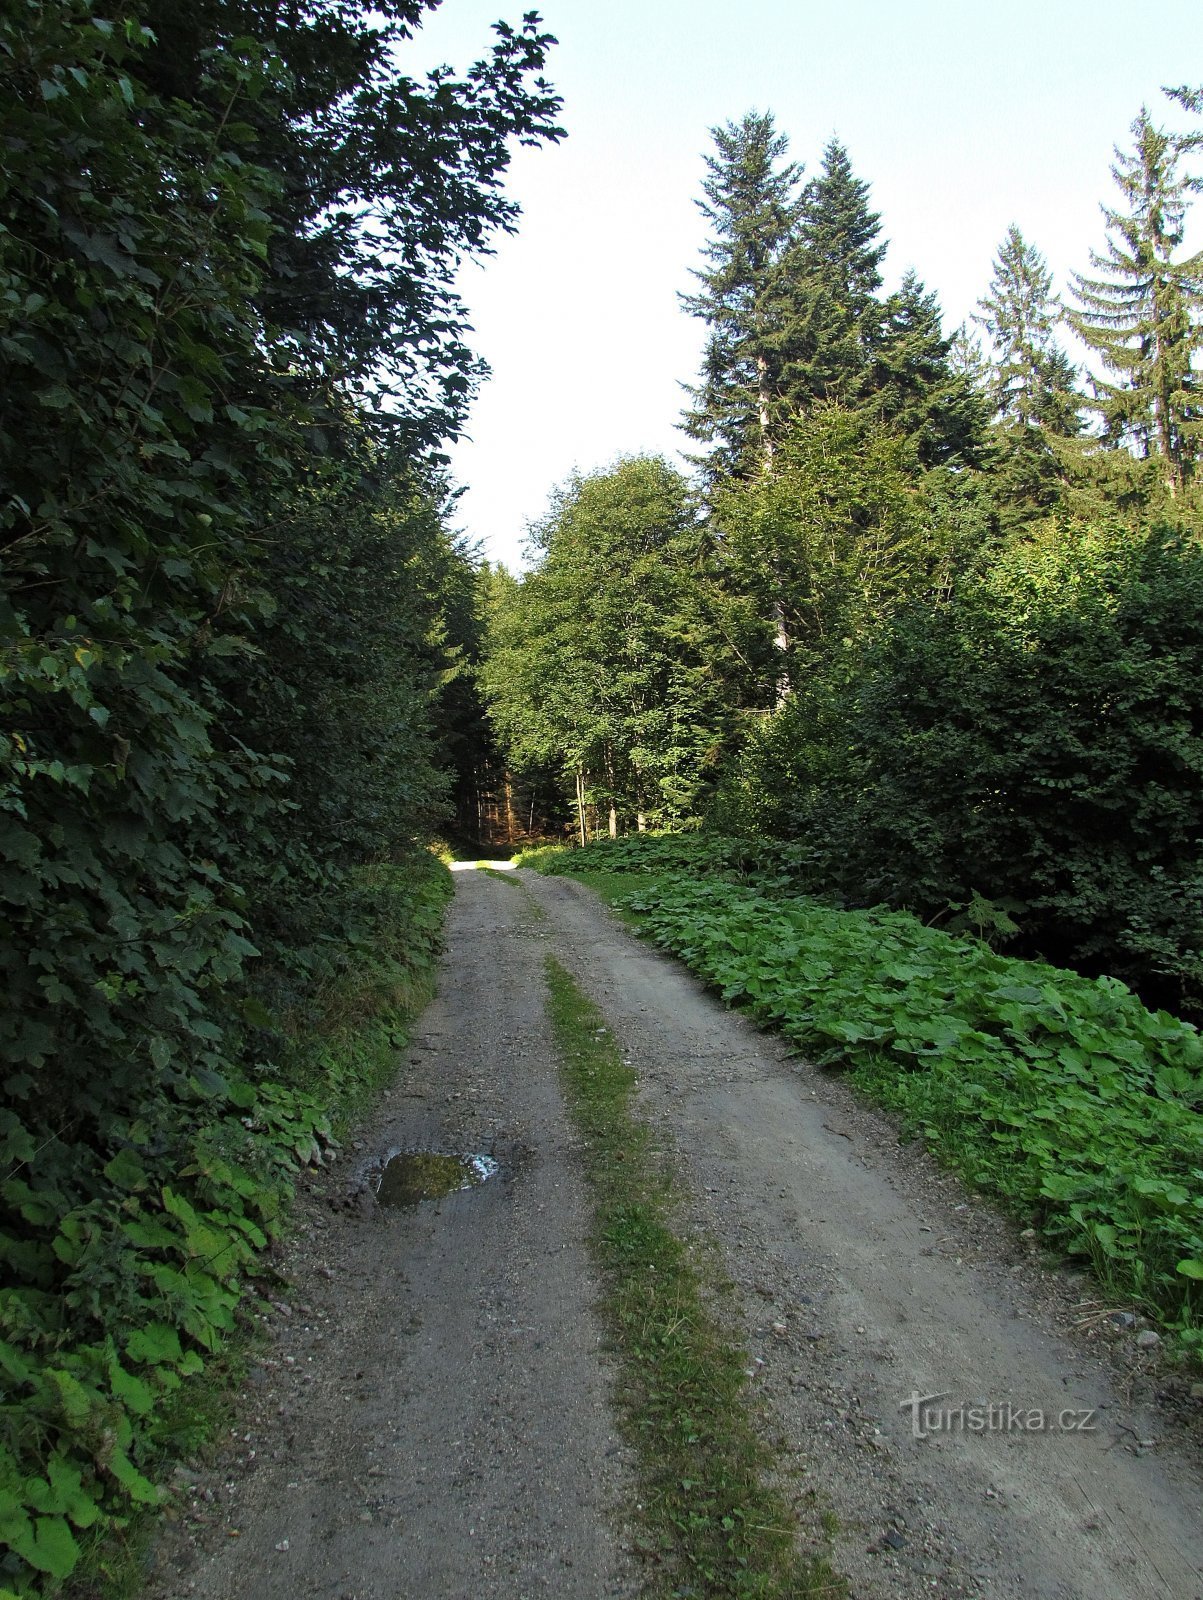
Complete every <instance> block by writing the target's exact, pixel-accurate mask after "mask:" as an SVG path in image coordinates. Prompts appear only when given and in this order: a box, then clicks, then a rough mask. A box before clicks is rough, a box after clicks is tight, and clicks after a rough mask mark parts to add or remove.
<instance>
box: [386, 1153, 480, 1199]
mask: <svg viewBox="0 0 1203 1600" xmlns="http://www.w3.org/2000/svg"><path fill="white" fill-rule="evenodd" d="M496 1172H497V1163H496V1161H494V1160H493V1158H492V1156H477V1155H467V1156H463V1155H460V1156H455V1155H450V1156H449V1155H442V1154H440V1153H439V1152H438V1151H435V1150H399V1151H398V1152H397V1153H396V1155H393V1156H390V1157H389V1158H388V1160H387V1161H386V1162H385V1164H384V1169H383V1171H382V1172H381V1174H380V1183H379V1185H378V1187H377V1189H376V1198H377V1200H379V1202H380V1204H381V1205H382V1206H416V1205H418V1204H419V1202H420V1201H422V1200H441V1199H442V1198H443V1196H444V1195H448V1194H455V1193H456V1192H457V1191H458V1190H460V1189H476V1188H478V1187H479V1186H480V1185H481V1184H482V1183H487V1182H488V1180H489V1179H490V1178H492V1177H494V1176H495V1175H496Z"/></svg>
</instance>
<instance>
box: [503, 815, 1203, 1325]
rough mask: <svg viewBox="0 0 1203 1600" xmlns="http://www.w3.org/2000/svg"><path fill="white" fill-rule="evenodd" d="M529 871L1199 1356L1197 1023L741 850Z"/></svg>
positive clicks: (609, 855) (574, 859) (1202, 1142)
mask: <svg viewBox="0 0 1203 1600" xmlns="http://www.w3.org/2000/svg"><path fill="white" fill-rule="evenodd" d="M752 854H753V855H754V854H755V846H754V845H753V846H752ZM523 862H524V864H527V865H533V866H536V867H537V868H538V869H539V870H541V871H544V872H569V873H572V874H574V875H577V874H579V875H581V876H583V877H584V880H585V881H586V882H588V883H590V884H592V885H593V886H594V887H596V888H598V889H599V890H601V892H602V893H603V894H604V895H605V897H606V898H607V899H608V900H610V901H611V903H613V904H614V905H615V906H616V907H617V908H618V909H619V910H620V911H621V912H623V913H624V914H625V915H627V916H628V917H630V918H631V919H633V921H634V922H635V925H636V926H637V927H638V928H639V930H640V931H641V932H643V933H645V934H646V935H647V936H648V937H649V938H651V939H653V940H654V941H655V942H656V943H657V944H659V945H661V946H662V947H663V948H665V949H667V950H669V951H670V952H671V953H672V954H674V955H676V956H678V957H679V958H680V959H681V960H682V961H684V962H685V963H686V964H687V965H688V966H689V967H690V968H691V969H692V970H693V971H694V972H696V973H697V974H698V975H699V976H700V977H702V978H703V979H704V980H705V981H706V982H707V983H708V984H709V985H710V986H711V987H712V988H714V989H715V990H716V991H717V992H718V993H719V995H720V996H721V997H722V999H723V1000H725V1001H726V1002H727V1003H728V1004H730V1005H734V1006H739V1007H741V1008H743V1009H745V1010H747V1011H748V1013H749V1014H750V1015H751V1016H752V1017H753V1018H754V1019H755V1020H756V1021H757V1022H758V1023H760V1024H761V1025H762V1026H765V1027H773V1028H777V1029H779V1030H780V1031H781V1032H782V1033H783V1034H784V1035H785V1036H786V1037H787V1038H788V1039H789V1040H790V1041H791V1042H792V1043H794V1044H795V1045H797V1047H798V1049H799V1051H800V1052H801V1053H805V1054H806V1055H807V1056H808V1057H809V1058H810V1059H812V1060H815V1061H817V1062H818V1063H819V1064H820V1065H823V1066H826V1067H830V1068H834V1069H839V1070H844V1071H847V1072H848V1073H849V1076H850V1078H851V1081H852V1082H853V1083H854V1084H855V1085H856V1087H857V1088H858V1089H860V1090H861V1091H862V1092H864V1093H865V1094H866V1095H868V1096H869V1097H870V1098H871V1099H873V1100H875V1101H876V1102H877V1103H879V1104H881V1105H884V1106H886V1107H887V1108H888V1109H889V1110H891V1111H894V1112H896V1113H898V1115H899V1116H900V1119H901V1122H902V1126H903V1128H904V1130H905V1131H907V1132H909V1133H912V1134H915V1135H918V1136H920V1137H922V1138H923V1139H925V1140H926V1141H927V1143H928V1144H929V1146H930V1147H931V1148H932V1149H933V1151H934V1152H935V1153H936V1155H937V1157H938V1158H939V1159H940V1160H942V1161H943V1162H944V1163H945V1164H947V1165H949V1166H951V1167H954V1168H955V1169H956V1170H957V1171H958V1172H959V1173H961V1175H962V1176H963V1177H964V1178H965V1179H966V1180H967V1181H968V1182H969V1183H970V1184H971V1185H972V1186H973V1187H974V1188H976V1189H978V1190H980V1191H981V1192H982V1193H984V1194H986V1195H988V1196H990V1197H991V1198H993V1199H995V1200H999V1201H1001V1202H1002V1203H1003V1204H1004V1205H1005V1206H1006V1208H1007V1209H1008V1210H1010V1211H1011V1213H1012V1214H1013V1215H1015V1216H1016V1217H1017V1218H1018V1219H1019V1220H1021V1221H1022V1222H1024V1223H1025V1224H1027V1225H1030V1226H1033V1227H1035V1228H1037V1229H1038V1230H1039V1232H1040V1234H1041V1236H1042V1237H1043V1238H1044V1239H1045V1240H1046V1241H1047V1243H1048V1244H1049V1245H1050V1246H1051V1247H1052V1248H1054V1249H1056V1250H1057V1251H1059V1252H1065V1253H1068V1254H1072V1255H1077V1256H1081V1257H1085V1258H1087V1259H1088V1260H1089V1261H1090V1263H1091V1265H1092V1266H1093V1268H1094V1270H1095V1272H1096V1273H1097V1274H1098V1276H1099V1278H1100V1280H1101V1282H1102V1283H1103V1284H1104V1285H1105V1287H1106V1288H1107V1290H1108V1292H1109V1293H1110V1294H1111V1295H1112V1296H1113V1297H1114V1298H1115V1299H1116V1300H1117V1301H1120V1302H1123V1303H1129V1304H1132V1305H1135V1306H1138V1307H1139V1308H1140V1309H1141V1310H1143V1311H1144V1312H1146V1313H1147V1314H1149V1315H1151V1316H1153V1317H1155V1318H1157V1319H1158V1320H1160V1321H1161V1322H1162V1323H1163V1325H1164V1326H1165V1327H1166V1328H1167V1329H1171V1330H1173V1332H1174V1334H1175V1335H1176V1336H1177V1338H1178V1340H1180V1342H1181V1343H1182V1345H1184V1346H1185V1347H1187V1348H1189V1349H1190V1350H1192V1351H1193V1352H1194V1353H1195V1354H1196V1355H1199V1354H1203V1189H1201V1183H1200V1175H1201V1174H1203V1040H1201V1039H1200V1036H1199V1033H1198V1031H1197V1030H1196V1029H1195V1028H1194V1027H1193V1026H1192V1025H1191V1024H1189V1023H1185V1022H1182V1021H1180V1020H1179V1019H1178V1018H1176V1017H1173V1016H1171V1015H1169V1014H1168V1013H1166V1012H1151V1011H1149V1010H1148V1009H1147V1008H1146V1007H1145V1006H1143V1005H1142V1004H1141V1002H1140V1001H1139V1000H1138V999H1137V998H1136V997H1135V996H1134V995H1133V994H1132V993H1131V991H1129V990H1128V989H1127V988H1125V986H1124V985H1123V984H1121V983H1119V982H1117V981H1116V980H1114V979H1109V978H1099V979H1088V978H1084V977H1081V976H1080V975H1078V974H1076V973H1073V972H1068V971H1064V970H1061V969H1057V968H1054V967H1049V966H1046V965H1043V964H1040V963H1037V962H1032V961H1023V960H1016V959H1013V958H1009V957H1006V956H1001V955H998V954H996V953H995V952H994V951H992V950H991V949H990V947H989V946H988V945H987V944H986V943H985V942H984V941H983V940H981V939H980V938H978V937H977V936H975V935H973V934H961V935H957V934H950V933H947V932H945V931H943V930H941V929H938V928H931V927H926V926H924V924H923V923H921V922H920V921H919V920H918V919H917V918H915V917H913V916H910V915H909V914H907V913H903V912H891V911H887V910H885V909H881V908H879V909H875V910H868V911H840V910H836V909H833V908H832V907H831V906H829V905H824V904H822V903H821V902H819V901H817V900H815V899H812V898H809V897H806V896H800V895H798V894H796V893H793V892H791V890H790V888H789V885H788V880H786V879H783V877H782V874H781V873H780V872H779V871H778V872H773V871H771V870H770V871H768V872H760V871H757V870H756V869H752V870H751V871H750V872H749V870H748V868H747V865H746V855H745V853H744V852H743V851H741V848H740V842H739V841H738V840H722V839H717V840H714V841H710V840H709V839H708V838H707V837H706V836H704V835H702V836H694V837H692V838H690V837H686V838H684V839H675V838H671V837H670V838H666V839H664V840H658V839H652V838H647V839H643V840H638V841H635V840H629V841H622V842H620V843H618V844H617V845H610V844H608V843H607V842H602V843H599V844H595V845H590V846H589V847H588V848H587V849H585V850H579V849H577V850H572V851H542V852H533V853H532V854H531V855H530V856H527V857H524V858H523ZM733 862H737V863H738V862H743V864H744V865H743V869H742V870H739V869H738V868H737V869H736V870H735V871H733V869H732V866H731V863H733ZM736 872H738V876H739V879H740V880H741V881H735V880H736ZM758 879H761V880H762V881H763V887H758ZM988 909H989V908H983V915H985V914H987V913H988Z"/></svg>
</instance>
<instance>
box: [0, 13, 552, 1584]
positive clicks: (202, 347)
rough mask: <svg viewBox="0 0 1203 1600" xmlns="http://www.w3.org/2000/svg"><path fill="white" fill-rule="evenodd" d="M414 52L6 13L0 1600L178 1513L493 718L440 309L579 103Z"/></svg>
mask: <svg viewBox="0 0 1203 1600" xmlns="http://www.w3.org/2000/svg"><path fill="white" fill-rule="evenodd" d="M426 9H427V8H426V5H425V3H424V0H383V3H381V4H380V5H377V6H375V7H372V8H367V7H362V8H361V7H357V6H356V5H354V4H343V3H341V0H311V3H306V4H304V5H300V6H289V7H280V6H277V5H274V4H271V3H265V4H258V3H256V4H251V5H243V4H240V3H235V0H198V3H197V4H196V5H192V6H189V7H187V8H181V7H179V6H177V5H175V4H172V3H166V0H139V3H137V4H133V5H131V4H118V5H117V6H116V7H114V8H112V9H111V10H106V11H105V12H104V14H103V15H97V14H94V12H93V8H92V6H90V5H89V4H87V3H85V0H62V3H56V4H54V5H37V4H34V5H24V4H19V5H9V6H7V7H5V8H4V9H3V13H2V14H0V89H2V93H0V105H2V107H3V110H2V112H0V120H2V121H3V132H4V149H5V152H6V155H5V167H4V179H3V186H2V194H0V380H2V381H0V479H2V481H3V484H4V494H3V503H2V505H0V547H2V548H3V552H4V560H3V573H2V577H0V978H2V980H3V989H4V996H5V1004H4V1007H3V1010H2V1011H0V1375H2V1376H0V1383H2V1387H3V1402H2V1404H0V1595H2V1596H3V1597H4V1600H12V1597H13V1596H14V1595H20V1596H26V1595H30V1594H35V1593H50V1592H54V1590H55V1589H56V1587H57V1586H58V1585H59V1584H60V1583H61V1582H62V1581H63V1580H65V1579H68V1578H69V1576H70V1575H71V1574H73V1573H75V1572H76V1571H77V1569H78V1567H79V1564H80V1561H81V1559H82V1555H83V1549H84V1546H85V1545H88V1546H91V1545H93V1544H99V1543H101V1542H102V1541H103V1539H104V1537H105V1535H106V1534H108V1533H111V1532H113V1531H114V1530H120V1529H121V1528H122V1527H123V1525H124V1524H125V1523H126V1522H127V1520H128V1519H129V1518H130V1517H131V1516H132V1515H134V1514H135V1513H136V1512H137V1510H138V1508H141V1507H149V1506H154V1505H156V1504H158V1503H159V1502H160V1500H161V1498H162V1495H161V1490H160V1489H159V1487H158V1486H157V1483H156V1478H157V1476H158V1474H159V1472H160V1469H161V1468H162V1467H164V1466H169V1465H170V1464H171V1462H172V1460H173V1455H175V1456H178V1453H179V1452H181V1451H183V1450H187V1449H191V1448H193V1447H194V1446H195V1442H196V1440H195V1435H194V1431H193V1429H192V1427H191V1424H188V1425H187V1426H186V1427H185V1426H183V1425H182V1424H181V1422H180V1419H181V1417H187V1416H189V1415H191V1416H195V1415H196V1414H197V1409H198V1408H197V1406H196V1405H194V1404H192V1403H191V1401H192V1400H193V1399H194V1397H195V1394H196V1392H198V1391H199V1389H200V1388H201V1387H202V1386H203V1383H204V1378H203V1374H204V1371H205V1369H206V1367H207V1366H211V1365H216V1364H217V1363H218V1362H219V1360H220V1356H221V1352H222V1350H223V1347H226V1346H227V1345H228V1343H229V1341H230V1340H231V1338H233V1337H234V1336H235V1335H236V1333H237V1330H238V1326H239V1323H240V1320H242V1319H244V1318H245V1317H247V1316H249V1311H250V1307H251V1306H253V1303H254V1294H255V1288H256V1281H257V1278H258V1275H259V1273H260V1270H261V1267H260V1256H261V1252H262V1251H263V1250H264V1248H265V1246H266V1245H267V1244H268V1243H269V1241H270V1240H271V1238H272V1237H273V1235H275V1234H276V1233H277V1232H278V1231H279V1229H280V1228H281V1227H283V1226H284V1225H285V1223H284V1216H285V1210H286V1203H287V1198H288V1193H289V1189H290V1186H291V1184H292V1182H293V1180H294V1178H295V1176H296V1174H297V1173H298V1172H299V1171H301V1170H303V1169H305V1168H306V1167H308V1166H309V1165H311V1164H314V1163H319V1164H320V1163H322V1162H324V1161H326V1160H328V1159H329V1158H330V1155H331V1153H332V1152H333V1151H334V1149H335V1144H336V1138H337V1127H338V1123H339V1119H340V1118H341V1117H343V1116H345V1115H346V1114H347V1113H348V1112H349V1110H350V1109H351V1108H352V1107H353V1106H354V1105H355V1104H356V1103H357V1102H358V1101H359V1100H360V1099H361V1098H362V1096H363V1095H364V1094H366V1093H367V1092H369V1090H370V1087H371V1085H372V1084H373V1083H375V1082H378V1081H379V1079H380V1078H381V1076H382V1075H383V1074H384V1073H385V1072H387V1071H388V1070H389V1069H390V1068H391V1067H392V1065H393V1063H394V1062H395V1059H396V1044H397V1042H398V1040H399V1038H400V1037H401V1030H402V1029H403V1027H404V1019H405V1016H406V1015H407V1014H408V1013H409V1012H410V1011H411V1010H412V1009H413V1008H414V1007H416V1006H417V1005H419V1004H420V1003H421V1001H422V999H423V998H424V996H425V995H426V994H427V992H428V985H429V980H430V976H431V973H432V972H433V969H434V962H435V956H436V951H437V945H438V938H439V925H440V921H441V913H442V907H443V904H444V900H445V896H446V892H447V884H448V881H449V880H448V875H447V874H446V872H445V871H444V869H443V868H442V867H441V866H439V865H438V863H437V862H435V861H434V859H433V857H431V856H430V855H429V854H428V853H427V852H426V850H425V848H424V845H425V841H426V840H427V839H429V837H430V835H431V833H432V831H433V830H434V829H436V828H438V827H442V826H447V825H449V824H450V823H451V821H452V816H453V812H454V811H455V809H456V806H457V802H458V800H459V795H458V793H457V785H458V784H459V781H460V779H461V778H462V776H463V773H464V769H465V766H466V765H469V764H470V759H475V756H473V757H472V758H469V756H468V755H467V754H466V753H465V752H466V750H467V748H468V745H469V743H470V741H471V739H472V737H473V730H474V729H475V728H476V726H477V724H478V722H479V718H480V705H479V700H478V698H477V696H476V691H475V687H474V684H473V682H472V679H471V675H470V673H469V671H468V664H467V660H466V655H467V652H468V651H469V648H470V643H471V639H472V638H473V636H474V630H476V631H479V630H478V624H477V620H476V608H477V599H476V581H477V579H476V569H475V564H474V561H473V560H472V559H471V557H470V556H469V554H468V552H466V551H465V550H464V548H463V546H462V543H461V542H460V541H459V540H458V539H457V538H456V537H455V536H454V535H453V534H452V533H451V531H450V530H449V527H448V520H447V514H446V513H447V507H448V495H449V492H450V486H449V484H448V483H447V481H446V479H445V477H444V474H443V469H442V465H441V458H440V456H439V447H440V445H441V444H442V442H443V441H444V440H446V439H447V438H448V437H450V436H452V435H453V434H454V433H455V432H456V431H457V429H458V427H459V426H460V423H461V420H462V418H463V416H464V413H465V408H466V405H467V402H468V399H469V398H470V396H471V393H472V390H473V387H474V385H475V383H476V381H477V378H478V376H479V372H480V368H479V365H478V363H477V362H476V360H475V359H474V357H473V356H472V353H471V351H470V350H469V349H468V348H467V346H466V345H465V344H464V342H463V338H462V333H463V323H464V316H463V312H462V308H461V307H460V306H459V303H458V301H457V299H456V296H455V292H454V287H453V277H454V273H455V270H456V268H457V266H458V263H459V262H460V260H461V259H462V257H463V256H464V255H465V254H466V253H467V254H470V253H475V252H478V251H481V250H483V249H485V248H486V247H487V244H488V241H489V239H490V237H492V236H494V235H496V234H497V233H498V232H499V231H504V230H506V229H508V228H510V227H512V226H513V223H514V218H515V209H514V207H513V205H512V204H511V203H510V202H509V201H507V200H506V199H505V197H504V194H503V190H502V188H501V180H502V177H503V175H504V172H505V168H506V165H507V163H508V158H509V148H510V142H511V140H517V139H525V140H527V141H528V142H538V141H540V140H542V139H554V138H556V137H557V136H558V131H557V129H556V127H555V123H554V115H555V112H556V109H557V105H558V102H557V101H556V99H555V97H554V95H552V93H551V91H550V90H549V89H548V87H547V85H546V84H544V83H543V82H542V79H541V78H540V76H539V74H540V69H541V67H542V64H543V61H544V57H545V54H546V50H547V46H548V43H549V41H548V40H547V38H546V36H544V35H542V34H540V33H539V31H538V29H537V27H536V25H535V24H534V23H533V22H528V23H527V24H526V25H520V26H519V27H517V28H515V29H513V30H510V29H504V28H503V29H502V31H501V32H500V33H499V34H493V35H492V36H489V35H486V36H485V37H484V38H482V40H481V46H482V54H483V57H484V59H483V60H482V61H481V62H480V63H479V64H478V65H477V66H476V67H475V68H473V69H471V70H469V71H466V72H465V73H464V74H463V75H462V76H459V77H457V76H456V75H455V74H453V73H452V72H451V71H450V69H447V70H445V71H443V72H441V73H440V74H439V75H438V76H437V78H436V80H435V81H423V82H413V81H411V80H410V79H409V78H407V77H406V76H405V73H404V66H403V60H404V49H405V44H406V41H407V39H408V38H409V37H410V35H411V33H412V29H413V28H414V27H415V26H416V25H417V24H418V22H419V21H420V19H421V16H422V14H423V12H424V11H425V10H426ZM418 173H421V174H422V175H423V176H422V178H421V180H420V181H417V180H416V174H418ZM106 1561H107V1556H105V1555H104V1554H103V1553H98V1554H97V1555H96V1557H95V1562H96V1565H95V1567H94V1569H93V1570H94V1571H95V1572H103V1569H104V1566H105V1563H106Z"/></svg>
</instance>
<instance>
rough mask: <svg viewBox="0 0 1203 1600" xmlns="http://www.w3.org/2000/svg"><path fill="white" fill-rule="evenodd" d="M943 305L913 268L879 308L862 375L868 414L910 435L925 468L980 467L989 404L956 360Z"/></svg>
mask: <svg viewBox="0 0 1203 1600" xmlns="http://www.w3.org/2000/svg"><path fill="white" fill-rule="evenodd" d="M952 347H953V340H952V339H951V338H947V337H945V334H944V331H943V327H942V322H941V316H940V307H939V304H938V302H937V300H936V297H935V295H934V294H929V293H928V292H927V290H926V289H925V288H924V286H923V284H922V283H921V282H920V280H919V278H918V277H917V276H916V274H915V273H914V272H908V273H907V274H906V276H905V277H904V278H903V280H902V284H901V286H900V288H899V289H898V291H897V293H896V294H892V295H891V296H890V297H889V299H888V300H887V301H886V302H885V304H884V306H883V307H882V308H881V313H880V317H879V320H878V326H877V330H876V337H875V340H874V346H873V349H872V352H871V359H870V362H869V365H868V367H867V368H866V370H865V373H864V375H863V380H862V389H863V391H864V392H865V394H866V396H867V398H866V400H865V401H864V402H863V404H864V406H865V408H866V409H867V410H868V411H869V413H870V414H871V415H872V416H874V417H875V418H876V419H878V420H879V421H881V422H884V423H887V424H888V425H889V426H890V427H891V428H892V429H893V430H894V431H895V432H896V433H900V434H901V435H902V436H903V437H904V438H906V439H908V440H909V441H910V443H911V445H912V447H913V448H914V450H915V453H916V455H917V457H918V459H919V461H920V463H921V465H923V466H924V467H935V466H947V465H976V464H978V463H979V460H980V456H981V450H982V441H983V436H984V432H985V425H986V414H985V405H984V402H983V400H982V398H981V395H980V392H979V390H978V389H977V388H976V386H975V385H974V382H973V380H972V378H971V377H969V376H968V375H967V374H965V373H964V372H958V371H957V370H956V369H955V368H954V366H953V364H952V360H951V353H952Z"/></svg>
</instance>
